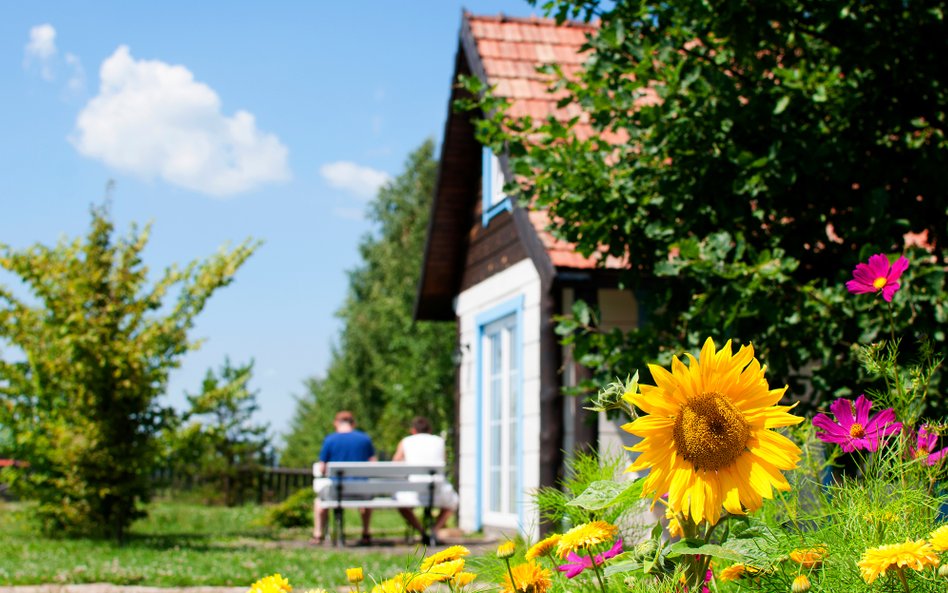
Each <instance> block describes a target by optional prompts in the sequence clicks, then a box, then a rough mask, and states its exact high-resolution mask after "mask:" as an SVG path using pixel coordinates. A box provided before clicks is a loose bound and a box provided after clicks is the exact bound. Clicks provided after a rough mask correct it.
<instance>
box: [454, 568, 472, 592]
mask: <svg viewBox="0 0 948 593" xmlns="http://www.w3.org/2000/svg"><path fill="white" fill-rule="evenodd" d="M476 578H477V575H476V574H474V573H473V572H459V573H457V574H456V575H454V578H453V579H451V585H453V586H454V587H455V588H456V589H460V588H461V587H467V586H468V585H470V584H471V581H473V580H474V579H476Z"/></svg>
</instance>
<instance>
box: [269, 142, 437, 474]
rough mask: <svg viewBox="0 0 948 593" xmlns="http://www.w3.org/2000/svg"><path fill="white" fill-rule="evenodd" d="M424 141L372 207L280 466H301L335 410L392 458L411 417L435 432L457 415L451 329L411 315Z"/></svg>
mask: <svg viewBox="0 0 948 593" xmlns="http://www.w3.org/2000/svg"><path fill="white" fill-rule="evenodd" d="M433 154H434V143H433V142H431V141H430V140H429V141H427V142H425V143H424V144H423V145H422V146H421V147H420V148H418V149H417V150H416V151H415V152H413V153H412V154H411V155H410V156H409V157H408V161H407V163H406V165H405V171H404V172H403V173H402V174H401V175H399V176H398V177H397V178H396V179H394V180H393V181H392V182H390V183H389V184H387V185H386V186H384V187H383V188H382V189H381V190H379V193H378V196H377V197H376V199H375V200H374V201H373V202H372V203H371V205H370V206H369V212H368V217H369V220H371V221H372V222H373V223H375V224H376V225H377V230H376V232H375V233H373V234H371V235H369V236H367V237H365V238H363V239H362V242H361V244H360V246H359V252H360V254H361V256H362V263H361V265H359V266H358V267H357V268H356V269H354V270H352V271H351V272H350V273H349V293H348V295H347V297H346V302H345V304H344V305H343V306H342V308H341V309H340V310H339V312H338V315H339V318H340V319H341V320H342V323H343V328H342V330H341V333H340V336H339V342H338V344H337V346H336V347H335V349H334V352H333V356H332V359H331V361H330V364H329V367H328V370H327V372H326V376H325V377H324V378H322V379H319V380H310V381H309V382H308V383H307V388H308V393H307V394H306V395H305V396H303V397H302V398H300V399H299V402H298V405H297V412H296V417H295V418H294V420H293V424H292V428H291V432H290V434H289V435H288V437H287V446H286V449H285V451H284V455H283V459H282V461H281V463H283V464H284V465H302V466H305V465H308V464H310V463H312V462H313V460H314V459H315V458H316V455H317V454H318V453H319V444H320V443H321V442H322V439H323V437H324V436H325V435H326V433H327V432H329V431H331V430H332V424H331V419H332V417H333V415H334V414H335V413H336V411H337V410H338V409H342V408H346V409H351V410H352V411H353V412H354V413H355V415H356V420H357V422H358V423H359V427H360V428H361V429H363V430H365V431H366V432H368V433H369V434H370V435H371V436H372V438H373V440H374V441H375V444H376V447H377V448H378V449H379V450H380V451H382V452H383V453H386V454H389V455H390V454H392V453H393V452H394V450H395V446H396V444H397V443H398V441H399V439H401V438H402V437H403V436H405V435H406V434H407V430H408V422H409V421H410V420H411V418H412V417H413V416H415V415H423V416H427V417H429V418H430V419H431V421H432V423H433V425H434V426H435V427H436V428H446V427H448V426H450V424H451V421H452V419H453V414H454V403H453V402H454V398H453V393H454V365H453V362H452V360H451V353H452V352H453V349H454V340H455V327H454V326H453V325H452V324H446V323H433V322H414V321H413V320H412V311H413V308H414V302H415V294H416V290H417V286H418V279H419V275H420V273H421V259H422V254H423V251H424V242H425V233H426V231H427V227H428V216H429V210H430V208H431V198H432V196H433V194H434V183H435V177H436V174H437V163H436V161H435V160H434V156H433Z"/></svg>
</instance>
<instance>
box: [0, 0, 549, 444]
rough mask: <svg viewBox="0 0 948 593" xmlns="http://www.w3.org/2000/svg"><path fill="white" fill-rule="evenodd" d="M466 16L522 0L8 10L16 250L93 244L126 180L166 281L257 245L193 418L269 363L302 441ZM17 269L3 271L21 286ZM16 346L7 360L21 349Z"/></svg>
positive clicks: (226, 295) (0, 35)
mask: <svg viewBox="0 0 948 593" xmlns="http://www.w3.org/2000/svg"><path fill="white" fill-rule="evenodd" d="M462 9H467V10H470V11H471V12H474V13H475V14H497V13H499V12H503V13H505V14H508V15H513V16H529V15H531V14H535V13H536V12H537V9H535V8H533V7H532V6H530V5H529V4H527V3H526V2H525V1H523V0H466V1H465V2H457V1H455V0H403V1H398V2H397V1H394V0H387V1H386V0H361V1H359V2H326V1H315V0H314V1H309V2H304V1H298V2H287V1H282V2H281V1H274V2H265V3H264V2H249V1H234V0H231V1H227V2H193V1H189V2H179V1H176V0H165V1H163V2H160V3H159V2H150V3H145V2H124V1H116V2H104V1H93V2H82V3H80V2H67V1H62V2H43V1H37V2H16V3H4V5H3V8H2V9H0V14H2V17H0V90H2V96H3V103H2V104H3V108H2V109H0V130H2V134H0V243H3V244H6V245H9V246H11V247H14V248H17V249H21V248H25V247H28V246H31V245H34V244H36V243H41V244H45V245H53V244H55V243H56V242H58V241H59V240H61V239H63V238H75V237H79V236H83V235H84V234H85V233H86V232H87V230H88V228H89V220H90V217H89V208H90V206H92V205H95V204H100V203H102V200H103V198H104V196H105V195H106V193H107V189H106V188H107V186H108V185H109V183H110V181H111V182H113V183H114V186H113V187H112V189H111V190H109V192H108V193H109V194H110V196H111V198H110V199H111V213H112V217H113V219H114V221H115V223H116V230H117V232H118V233H119V234H123V235H124V234H125V233H126V232H127V231H128V229H129V228H130V225H131V224H132V223H137V224H139V225H144V224H147V223H151V225H152V230H151V239H150V241H149V244H148V246H147V247H146V249H145V251H144V260H145V263H146V264H147V265H148V267H149V268H150V269H151V270H152V273H153V274H157V273H158V272H159V271H161V270H163V269H164V268H165V267H167V266H169V265H171V264H173V263H178V264H181V265H183V264H185V263H187V262H190V261H192V260H195V259H204V258H206V257H207V256H210V255H211V254H213V253H215V252H216V251H218V250H219V249H220V248H221V246H223V245H227V244H230V245H236V244H237V243H239V242H241V241H243V240H244V239H247V238H253V239H259V240H261V241H263V245H262V246H261V247H260V248H259V250H258V251H257V252H256V253H255V254H254V255H253V256H252V257H251V258H250V260H248V262H247V263H246V264H245V265H244V266H243V267H242V268H241V269H240V270H239V271H238V272H237V275H236V277H235V281H234V283H233V284H231V285H230V286H228V287H226V288H224V289H222V290H221V291H219V292H217V293H216V294H215V295H214V296H213V297H212V298H211V300H210V301H209V302H208V305H207V307H206V309H205V310H204V312H203V313H202V314H201V315H200V316H199V317H198V319H197V323H196V326H195V328H194V330H193V332H192V334H191V337H192V338H201V339H203V340H204V342H203V346H202V347H201V348H200V349H199V350H197V351H195V352H191V353H189V354H188V355H186V356H185V357H184V358H183V360H182V365H181V367H180V368H179V369H176V370H175V371H173V372H172V375H171V378H170V383H169V386H168V395H167V396H166V398H165V399H164V400H163V403H170V404H171V405H174V406H176V407H178V408H179V409H180V408H183V406H184V402H185V397H184V393H185V392H190V393H195V392H197V391H198V389H199V386H200V382H201V379H202V378H203V377H204V374H205V373H206V372H207V370H208V369H209V368H215V369H216V368H219V367H220V365H221V364H222V363H223V361H224V359H225V357H229V358H230V360H231V361H232V362H234V363H238V364H239V363H244V362H247V361H249V360H251V359H252V360H254V362H255V366H254V378H253V380H252V382H251V387H252V388H254V389H256V390H257V391H258V392H259V393H258V402H259V404H260V408H261V409H260V412H259V413H258V418H257V420H259V421H262V422H267V423H269V425H270V427H271V430H272V431H273V433H274V434H275V435H280V434H282V433H285V431H286V430H287V429H288V423H289V421H290V419H291V417H292V415H293V411H294V407H295V398H296V397H297V396H300V395H302V394H303V393H304V386H303V381H304V380H305V379H306V378H307V377H311V376H319V375H321V374H323V373H324V372H325V370H326V367H327V365H328V363H329V360H330V356H331V349H332V344H333V342H334V340H336V338H337V336H338V334H339V331H340V324H339V322H338V320H337V319H336V317H335V312H336V311H337V310H338V309H339V307H340V306H341V305H342V303H343V300H344V298H345V294H346V290H347V282H348V277H347V270H351V269H353V268H355V267H356V266H358V265H359V257H358V252H357V245H358V242H359V239H360V238H361V237H362V236H364V235H365V234H366V233H368V232H371V230H372V228H371V225H370V224H369V223H368V222H367V221H366V220H365V218H364V212H365V207H366V204H367V203H368V201H369V200H371V199H372V197H373V196H374V195H375V192H376V190H377V189H378V187H379V186H380V185H381V184H384V183H385V182H386V181H387V180H389V179H391V178H392V177H394V176H396V175H398V174H399V173H400V172H401V171H402V168H403V165H404V163H405V160H406V158H407V156H408V154H409V153H410V152H411V151H412V150H414V149H415V148H417V147H418V146H419V145H420V144H421V143H422V142H424V141H425V140H426V139H427V138H433V139H435V141H436V142H437V143H438V144H439V145H440V141H441V135H442V133H443V127H444V122H445V120H446V118H447V115H448V93H449V90H450V85H451V82H452V81H451V77H452V73H453V67H454V58H455V53H456V51H457V46H458V31H459V28H460V22H461V13H462ZM9 281H10V278H7V277H4V278H0V282H4V283H7V282H9ZM10 352H11V351H10V350H9V348H7V349H6V350H3V349H0V356H11V354H10Z"/></svg>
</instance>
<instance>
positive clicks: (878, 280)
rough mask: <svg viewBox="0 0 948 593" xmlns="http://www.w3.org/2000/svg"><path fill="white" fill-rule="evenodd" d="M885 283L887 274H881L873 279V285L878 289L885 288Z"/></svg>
mask: <svg viewBox="0 0 948 593" xmlns="http://www.w3.org/2000/svg"><path fill="white" fill-rule="evenodd" d="M885 283H886V279H885V276H879V277H878V278H876V279H875V280H873V281H872V286H873V287H874V288H875V289H876V290H882V289H883V288H885Z"/></svg>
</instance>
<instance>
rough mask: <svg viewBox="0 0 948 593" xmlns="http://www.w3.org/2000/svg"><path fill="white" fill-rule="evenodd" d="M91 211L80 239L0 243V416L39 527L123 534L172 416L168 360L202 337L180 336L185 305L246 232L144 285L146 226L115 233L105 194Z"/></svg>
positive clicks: (188, 316)
mask: <svg viewBox="0 0 948 593" xmlns="http://www.w3.org/2000/svg"><path fill="white" fill-rule="evenodd" d="M91 215H92V224H91V227H90V229H89V232H88V234H87V236H86V237H85V238H84V239H76V240H73V241H66V240H63V241H61V242H60V243H59V244H58V245H57V246H55V247H46V246H43V245H35V246H33V247H31V248H28V249H24V250H15V249H13V248H11V247H9V246H0V266H2V267H3V268H4V269H5V270H7V271H9V272H12V274H13V275H15V276H16V277H17V278H18V279H19V281H20V282H21V285H20V286H19V287H18V288H22V289H23V290H22V291H21V290H14V289H10V288H0V337H2V339H3V341H4V342H5V343H6V344H7V345H8V346H9V348H8V349H7V350H6V354H5V356H4V360H3V361H2V362H0V424H2V425H4V426H7V427H10V429H11V430H12V432H13V439H14V445H13V451H12V454H13V455H14V456H15V457H16V458H18V459H21V460H24V461H28V462H29V463H30V467H29V469H28V470H27V471H22V472H19V473H18V474H17V475H16V476H15V482H14V485H15V486H16V487H18V488H20V489H22V490H24V491H26V492H28V493H29V494H31V495H32V496H34V497H35V498H36V499H37V500H38V501H39V505H38V506H36V507H35V512H36V513H37V514H38V516H39V517H40V518H41V519H42V521H43V524H44V527H45V529H46V530H47V531H49V532H55V533H90V534H98V535H109V536H112V537H116V538H119V539H121V538H122V537H123V536H124V534H125V532H126V530H127V528H128V526H129V525H130V524H131V523H132V521H133V520H135V519H136V518H137V517H139V516H141V515H142V513H143V511H142V508H141V503H143V502H144V501H146V500H147V499H148V497H149V494H150V492H151V473H152V471H153V468H154V465H155V459H156V455H157V453H158V447H157V444H156V439H155V434H156V432H157V431H159V430H160V429H161V428H162V427H164V426H166V425H167V424H168V422H169V419H170V417H171V411H170V410H169V409H166V408H163V407H161V406H160V405H159V404H158V402H157V398H158V396H160V395H161V394H162V393H163V392H164V388H165V385H166V384H167V378H168V373H169V372H170V371H171V369H173V368H175V367H176V366H177V365H178V364H179V361H180V359H181V357H182V356H183V355H184V354H185V353H186V352H187V351H188V350H191V349H193V348H195V347H197V345H198V344H197V343H195V342H192V341H189V340H188V331H189V330H190V329H191V328H192V326H193V323H194V318H195V316H196V315H197V314H198V313H200V312H201V310H203V309H204V307H205V305H206V304H207V301H208V299H209V298H210V296H211V295H212V294H213V293H214V292H215V291H217V290H218V289H219V288H222V287H224V286H226V285H228V284H230V282H231V281H232V279H233V276H234V273H235V272H236V271H237V269H238V268H239V267H240V266H241V264H243V263H244V261H246V259H247V258H248V257H250V255H251V254H252V253H253V251H254V249H255V248H256V245H255V244H253V243H251V242H249V241H248V242H244V243H242V244H241V245H239V246H237V247H236V248H233V249H222V250H221V251H220V252H218V253H217V254H216V255H213V256H212V257H210V258H208V259H207V260H205V261H203V262H198V261H195V262H192V263H191V264H189V265H188V266H187V267H185V268H183V269H179V268H177V267H171V268H169V269H167V270H166V271H165V272H164V273H163V274H162V275H161V276H160V277H159V278H158V279H157V281H155V282H154V283H152V284H150V285H149V271H148V268H147V267H146V266H145V265H144V263H143V262H142V259H141V253H142V251H143V249H144V248H145V245H146V243H147V242H148V234H149V229H148V228H147V227H146V228H145V229H144V230H139V229H138V228H137V227H135V226H133V227H132V229H131V231H130V232H129V234H128V236H126V237H124V238H116V237H115V236H114V228H113V223H112V221H111V220H110V218H109V211H108V207H107V206H100V207H95V208H93V209H92V211H91ZM173 290H177V294H176V295H175V296H174V297H173V299H172V297H171V294H172V292H171V291H173ZM19 292H28V293H29V294H28V296H23V297H21V296H18V293H19Z"/></svg>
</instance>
